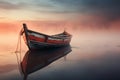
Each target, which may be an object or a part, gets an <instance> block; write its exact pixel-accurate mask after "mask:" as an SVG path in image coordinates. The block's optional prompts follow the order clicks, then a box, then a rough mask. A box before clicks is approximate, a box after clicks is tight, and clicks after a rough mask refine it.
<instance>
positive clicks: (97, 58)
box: [0, 33, 120, 80]
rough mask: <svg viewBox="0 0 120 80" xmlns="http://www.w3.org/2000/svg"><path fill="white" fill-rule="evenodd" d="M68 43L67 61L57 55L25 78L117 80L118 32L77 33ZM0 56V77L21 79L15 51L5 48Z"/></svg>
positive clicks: (119, 52)
mask: <svg viewBox="0 0 120 80" xmlns="http://www.w3.org/2000/svg"><path fill="white" fill-rule="evenodd" d="M71 45H72V47H73V48H72V52H71V53H70V54H68V55H67V61H64V59H63V58H61V59H59V60H57V61H55V62H53V63H52V64H50V65H49V66H47V67H45V68H43V69H41V70H39V71H37V72H35V73H33V74H30V75H29V77H28V80H80V79H81V80H119V79H120V77H119V74H120V63H119V61H120V47H119V45H120V38H119V35H118V34H112V33H111V34H94V33H91V34H84V33H83V34H80V35H79V38H78V37H77V36H75V37H74V36H73V40H72V43H71ZM13 49H14V48H13ZM10 52H11V51H10ZM23 52H25V51H23ZM22 55H24V53H23V54H22ZM0 59H1V60H0V63H1V65H0V80H10V79H11V80H21V76H20V73H19V71H18V68H17V61H16V56H15V54H12V53H9V52H7V51H6V52H1V53H0ZM118 78H119V79H118Z"/></svg>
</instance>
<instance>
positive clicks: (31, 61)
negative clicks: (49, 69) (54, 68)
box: [21, 45, 72, 80]
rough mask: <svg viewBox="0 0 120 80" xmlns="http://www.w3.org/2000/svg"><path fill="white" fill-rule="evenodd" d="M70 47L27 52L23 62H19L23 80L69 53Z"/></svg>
mask: <svg viewBox="0 0 120 80" xmlns="http://www.w3.org/2000/svg"><path fill="white" fill-rule="evenodd" d="M71 51H72V50H71V47H70V45H67V46H65V47H60V48H51V49H47V50H46V49H44V50H39V51H27V52H26V54H25V56H24V58H23V61H22V62H21V69H22V73H23V74H24V80H26V79H27V76H28V75H29V74H30V73H33V72H35V71H37V70H39V69H41V68H43V67H45V66H47V65H49V64H50V63H52V62H54V61H55V60H57V59H59V58H61V57H64V56H65V55H67V54H68V53H69V52H71Z"/></svg>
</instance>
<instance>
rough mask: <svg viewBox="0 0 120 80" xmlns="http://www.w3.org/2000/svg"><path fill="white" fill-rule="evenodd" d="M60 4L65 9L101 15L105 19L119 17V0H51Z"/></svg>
mask: <svg viewBox="0 0 120 80" xmlns="http://www.w3.org/2000/svg"><path fill="white" fill-rule="evenodd" d="M51 1H52V2H53V3H54V4H56V5H61V6H62V7H64V8H65V10H66V11H69V12H70V11H71V12H74V13H80V14H89V15H98V16H99V15H101V16H103V17H104V18H106V19H107V20H111V21H113V20H116V19H119V18H120V15H119V14H120V1H119V0H104V1H103V0H51Z"/></svg>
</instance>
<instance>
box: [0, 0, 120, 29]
mask: <svg viewBox="0 0 120 80" xmlns="http://www.w3.org/2000/svg"><path fill="white" fill-rule="evenodd" d="M119 14H120V1H119V0H29V1H28V0H12V1H11V0H0V23H1V24H3V23H4V24H7V23H8V22H9V24H10V23H12V24H13V22H14V23H18V22H20V21H21V22H30V23H35V24H38V25H40V22H41V21H46V22H44V24H46V23H47V24H48V23H49V22H52V23H50V24H49V25H51V24H52V25H53V24H54V25H56V24H62V25H63V24H66V25H67V26H70V27H71V26H72V27H73V26H74V27H83V28H88V27H92V28H98V29H101V28H106V29H109V28H111V27H112V29H113V28H117V29H119V25H120V15H119ZM12 24H11V25H12ZM20 24H21V23H19V24H18V25H20ZM1 26H2V25H1ZM47 26H48V25H47ZM80 29H81V28H80Z"/></svg>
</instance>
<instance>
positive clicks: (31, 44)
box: [20, 24, 72, 50]
mask: <svg viewBox="0 0 120 80" xmlns="http://www.w3.org/2000/svg"><path fill="white" fill-rule="evenodd" d="M20 34H21V35H23V36H24V40H25V43H26V44H27V46H28V48H29V50H34V49H35V50H36V49H42V48H50V47H61V46H65V45H68V44H69V43H70V41H71V37H72V36H71V35H70V34H69V33H67V32H66V31H64V32H63V33H60V34H56V35H52V36H50V35H46V34H43V33H38V32H35V31H32V30H29V29H28V28H27V25H26V24H23V29H22V30H21V32H20Z"/></svg>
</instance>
